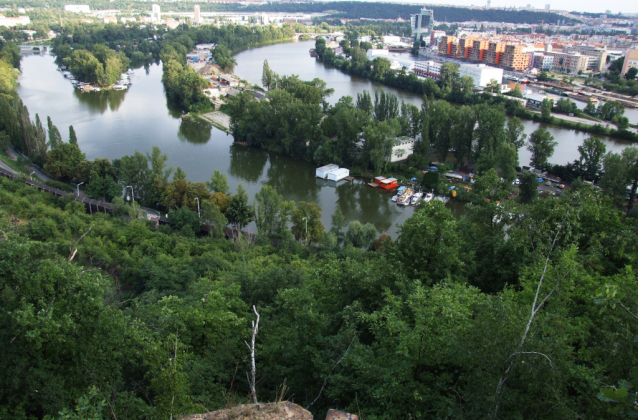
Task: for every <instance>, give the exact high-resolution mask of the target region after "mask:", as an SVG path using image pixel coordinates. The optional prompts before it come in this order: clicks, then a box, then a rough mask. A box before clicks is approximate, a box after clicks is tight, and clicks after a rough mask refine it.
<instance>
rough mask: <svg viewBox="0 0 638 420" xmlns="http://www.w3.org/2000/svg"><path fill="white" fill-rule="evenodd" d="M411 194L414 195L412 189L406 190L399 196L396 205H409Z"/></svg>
mask: <svg viewBox="0 0 638 420" xmlns="http://www.w3.org/2000/svg"><path fill="white" fill-rule="evenodd" d="M413 194H414V191H412V188H406V189H405V191H403V193H402V194H401V197H399V198H398V199H397V204H398V205H400V206H407V205H409V204H410V199H411V198H412V195H413Z"/></svg>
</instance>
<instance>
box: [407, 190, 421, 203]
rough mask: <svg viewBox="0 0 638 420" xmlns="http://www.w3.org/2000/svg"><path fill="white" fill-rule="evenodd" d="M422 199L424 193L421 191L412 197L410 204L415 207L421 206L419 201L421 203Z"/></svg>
mask: <svg viewBox="0 0 638 420" xmlns="http://www.w3.org/2000/svg"><path fill="white" fill-rule="evenodd" d="M421 198H423V193H422V192H421V191H419V192H417V193H415V194H414V195H413V196H412V199H411V200H410V204H412V205H413V206H416V205H417V204H419V201H421Z"/></svg>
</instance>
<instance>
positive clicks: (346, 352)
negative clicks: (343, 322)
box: [306, 334, 357, 410]
mask: <svg viewBox="0 0 638 420" xmlns="http://www.w3.org/2000/svg"><path fill="white" fill-rule="evenodd" d="M355 338H357V335H356V334H355V335H353V337H352V341H350V344H348V347H347V348H346V351H345V352H344V353H343V355H342V356H341V359H339V361H338V362H337V363H336V364H335V365H334V366H333V367H332V369H330V373H331V374H332V372H334V370H335V369H336V368H337V366H339V364H340V363H341V362H342V361H343V359H344V358H345V357H346V354H348V350H350V347H351V346H352V343H354V339H355ZM327 383H328V377H327V376H326V378H325V379H324V381H323V385H321V389H320V390H319V394H318V395H317V398H315V399H314V401H313V402H311V403H310V405H309V406H308V407H306V410H307V409H309V408H310V407H312V405H313V404H314V403H316V402H317V400H318V399H319V397H321V393H322V392H323V389H324V388H325V387H326V384H327Z"/></svg>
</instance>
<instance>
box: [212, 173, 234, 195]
mask: <svg viewBox="0 0 638 420" xmlns="http://www.w3.org/2000/svg"><path fill="white" fill-rule="evenodd" d="M206 186H208V189H209V190H211V191H212V192H214V193H218V192H219V193H222V194H225V195H228V193H229V192H230V187H229V186H228V176H226V174H222V173H221V172H220V171H219V170H217V169H215V171H214V172H213V175H211V177H210V181H209V182H206Z"/></svg>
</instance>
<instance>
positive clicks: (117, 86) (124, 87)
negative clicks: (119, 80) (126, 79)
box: [113, 85, 128, 90]
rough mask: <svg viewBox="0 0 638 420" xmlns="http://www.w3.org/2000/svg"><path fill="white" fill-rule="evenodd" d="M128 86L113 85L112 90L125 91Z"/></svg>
mask: <svg viewBox="0 0 638 420" xmlns="http://www.w3.org/2000/svg"><path fill="white" fill-rule="evenodd" d="M127 88H128V86H126V85H114V86H113V90H126V89H127Z"/></svg>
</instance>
